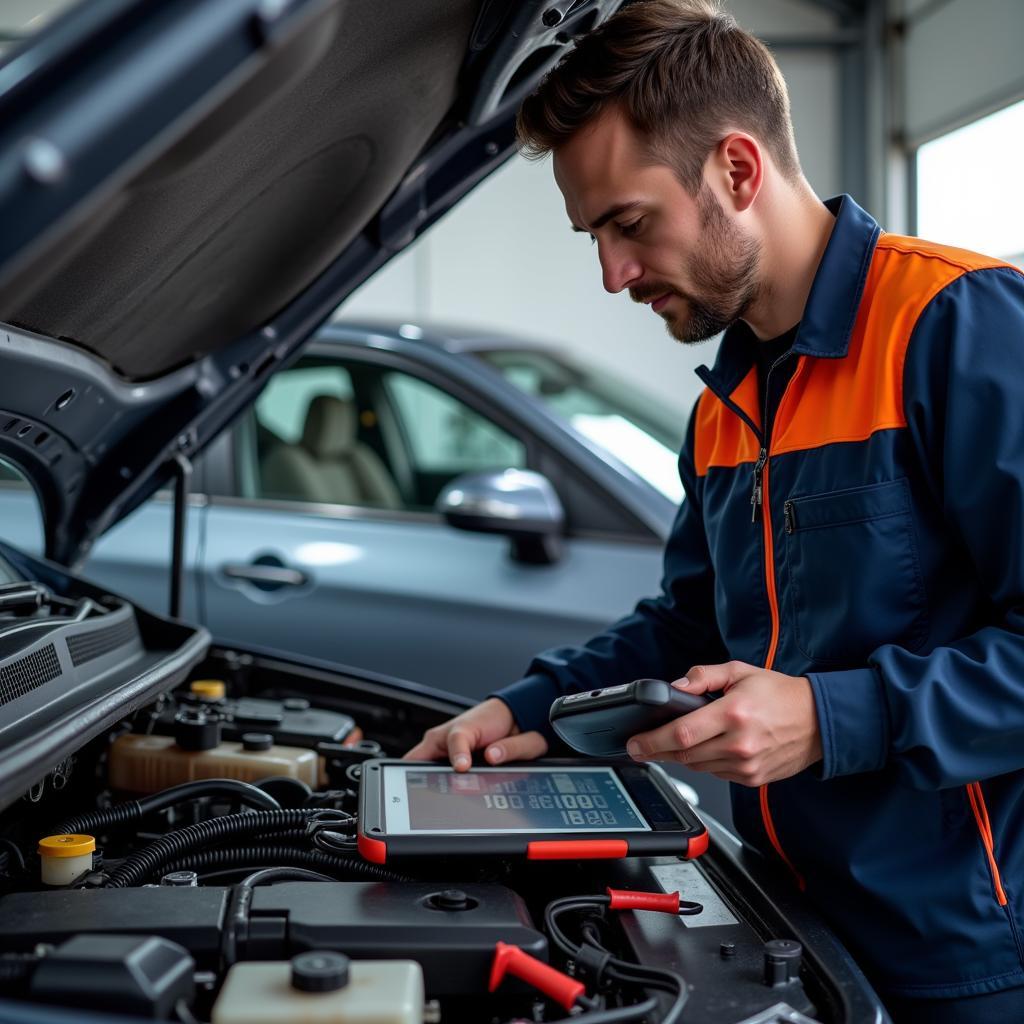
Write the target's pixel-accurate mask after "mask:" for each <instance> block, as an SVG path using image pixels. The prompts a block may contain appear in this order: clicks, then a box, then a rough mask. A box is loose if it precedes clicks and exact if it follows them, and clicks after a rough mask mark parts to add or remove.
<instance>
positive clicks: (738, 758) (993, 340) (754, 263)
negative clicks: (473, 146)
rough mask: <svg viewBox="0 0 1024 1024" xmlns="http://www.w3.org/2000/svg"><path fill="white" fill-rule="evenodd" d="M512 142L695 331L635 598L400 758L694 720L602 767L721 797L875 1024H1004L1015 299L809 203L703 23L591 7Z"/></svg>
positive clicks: (1014, 622) (982, 261)
mask: <svg viewBox="0 0 1024 1024" xmlns="http://www.w3.org/2000/svg"><path fill="white" fill-rule="evenodd" d="M518 129H519V139H520V144H521V148H522V149H523V151H524V152H525V153H526V155H528V156H533V157H536V156H540V155H543V154H546V153H549V152H550V153H552V154H553V165H554V174H555V180H556V182H557V184H558V187H559V189H560V190H561V192H562V195H563V197H564V199H565V207H566V212H567V214H568V216H569V220H570V221H571V226H572V229H573V230H575V231H579V232H583V233H585V234H587V235H589V236H590V239H591V240H592V241H593V242H594V243H595V245H596V249H597V255H598V259H599V261H600V264H601V270H602V274H603V280H604V286H605V288H606V289H607V290H608V291H609V292H622V291H628V293H629V295H630V297H631V298H632V299H633V300H634V301H636V302H643V303H647V304H649V305H650V307H651V310H652V312H653V315H657V316H660V317H662V318H663V320H664V321H665V324H666V326H667V328H668V331H669V333H670V334H671V335H672V336H673V337H674V338H676V339H677V340H678V341H680V342H683V343H685V344H690V343H696V342H700V341H702V340H705V339H708V338H711V337H712V336H714V335H716V334H718V333H719V332H720V331H722V330H725V335H724V337H723V339H722V341H721V345H720V348H719V351H718V355H717V359H716V361H715V364H714V367H713V368H712V369H710V370H708V369H707V368H706V367H702V368H701V369H700V370H699V371H698V373H699V375H700V376H701V378H702V380H703V381H704V383H705V384H706V388H705V390H704V391H703V393H702V394H701V396H700V398H699V400H698V402H697V404H696V407H695V409H694V412H693V414H692V416H691V419H690V422H689V427H688V430H687V437H686V441H685V444H684V447H683V450H682V453H681V455H680V462H679V466H680V473H681V476H682V481H683V484H684V486H685V489H686V495H687V497H686V500H685V501H684V502H683V503H682V505H681V507H680V510H679V512H678V515H677V518H676V521H675V524H674V526H673V529H672V533H671V536H670V538H669V540H668V542H667V547H666V552H665V571H664V579H663V583H662V592H661V594H660V595H659V596H658V597H657V598H652V599H650V600H645V601H642V602H641V603H640V604H639V605H638V606H637V608H636V609H635V611H634V612H633V613H632V614H631V615H629V616H627V617H626V618H624V619H622V620H620V621H619V622H617V623H616V624H615V625H613V626H611V627H610V628H609V629H608V630H607V631H605V632H604V633H602V634H600V635H599V636H597V637H595V638H593V639H592V640H590V641H589V642H588V643H586V644H584V645H582V646H579V647H563V648H558V649H555V650H550V651H547V652H545V653H543V654H541V655H539V656H538V657H537V658H536V659H535V660H534V662H533V663H532V665H531V666H530V668H529V673H528V675H527V676H526V677H525V678H524V679H522V680H520V681H518V682H516V683H514V684H513V685H511V686H508V687H506V688H505V689H503V690H500V691H499V692H498V693H497V694H496V696H494V697H492V698H490V699H488V700H485V701H484V702H483V703H481V704H479V705H478V706H477V707H475V708H473V709H472V710H470V711H467V712H465V713H464V714H462V715H459V716H458V717H457V718H454V719H452V720H451V721H449V722H447V723H445V724H443V725H441V726H438V727H436V728H434V729H431V730H429V731H428V732H427V733H426V734H425V736H424V738H423V741H422V742H421V743H419V744H418V745H417V746H416V747H415V748H413V749H412V750H411V751H410V752H409V754H408V755H407V756H409V757H416V758H436V757H443V756H447V757H449V758H450V760H451V762H452V764H453V766H454V767H455V768H456V769H457V770H465V769H467V768H468V767H469V766H470V763H471V754H472V752H473V751H474V750H477V749H483V751H484V757H485V759H486V761H487V762H488V763H490V764H500V763H503V762H507V761H513V760H524V759H530V758H535V757H538V756H540V755H542V754H544V753H545V752H546V750H547V748H548V744H549V742H550V741H551V740H552V739H553V736H552V733H551V731H550V728H549V726H548V723H547V713H548V709H549V706H550V704H551V702H552V700H554V698H555V697H557V696H558V695H559V694H563V693H566V692H572V691H579V690H587V689H591V688H593V687H598V686H606V685H611V684H614V683H618V682H623V681H628V680H630V679H635V678H639V677H660V678H665V679H670V680H675V685H676V686H679V687H681V688H685V689H687V690H688V691H689V692H692V693H705V692H711V693H717V694H719V695H720V697H719V699H717V700H714V701H712V702H711V703H709V704H708V705H707V706H706V707H704V708H701V709H699V710H697V711H694V712H692V713H691V714H689V715H687V716H685V717H684V718H681V719H679V720H677V721H675V722H673V723H670V724H669V725H667V726H663V727H661V728H659V729H656V730H654V731H651V732H648V733H645V734H643V735H639V736H636V737H634V738H633V740H632V741H631V742H630V747H629V750H630V753H631V755H632V756H633V757H634V758H636V759H637V760H661V761H677V762H680V763H682V764H685V765H687V766H689V767H690V768H693V769H695V770H697V771H706V772H711V773H712V774H714V775H716V776H718V777H720V778H723V779H727V780H729V781H730V782H731V783H733V785H732V786H731V787H730V788H731V792H732V803H733V814H734V821H735V825H736V827H737V829H738V831H739V833H740V835H741V836H742V837H743V839H744V840H745V841H746V843H747V844H749V845H750V846H753V847H755V848H756V849H758V850H760V851H762V852H763V853H764V854H766V855H767V856H768V857H771V858H775V859H776V862H777V863H779V864H780V865H782V864H784V865H785V870H788V872H789V873H790V874H791V876H792V878H793V879H794V882H795V884H798V885H799V886H800V888H801V889H803V890H804V891H805V892H806V894H807V896H808V897H809V898H810V899H811V900H812V901H813V902H814V903H815V904H816V905H817V906H818V908H819V909H820V911H821V912H822V913H823V914H824V915H825V917H826V919H828V920H829V921H830V922H831V923H832V924H833V926H834V927H835V928H836V930H837V932H838V933H839V935H840V936H841V937H842V938H843V940H844V941H845V942H846V944H847V945H848V947H849V948H850V949H851V951H852V952H853V954H854V956H855V957H856V959H857V960H858V962H859V963H860V964H861V965H862V966H863V967H864V969H865V970H866V972H867V973H868V975H869V976H870V977H871V979H872V981H873V982H874V984H875V985H876V987H877V988H878V990H879V993H880V995H881V996H882V997H883V999H884V1000H885V1001H886V1003H887V1005H888V1006H889V1007H890V1008H891V1012H892V1014H893V1017H894V1019H895V1020H897V1021H900V1022H902V1021H919V1020H920V1021H928V1022H929V1024H942V1022H946V1021H956V1022H961V1021H971V1022H975V1021H988V1020H1000V1021H1002V1020H1024V945H1022V938H1021V930H1022V928H1024V917H1022V915H1021V909H1022V901H1024V891H1018V890H1017V888H1016V881H1017V880H1019V879H1021V878H1024V772H1022V770H1021V769H1022V767H1024V742H1022V737H1024V397H1022V396H1024V276H1022V274H1021V272H1020V271H1019V270H1018V269H1016V268H1014V267H1012V266H1009V265H1007V264H1004V263H1001V262H1000V261H998V260H995V259H989V258H988V257H985V256H980V255H977V254H974V253H970V252H965V251H963V250H959V249H953V248H949V247H946V246H942V245H936V244H932V243H930V242H924V241H921V240H919V239H916V238H908V237H897V236H895V235H890V234H887V233H883V232H881V231H880V229H879V227H878V225H877V224H876V223H875V221H874V220H873V219H872V218H871V217H870V216H869V215H868V214H867V213H865V212H864V211H863V210H862V209H860V208H859V207H858V206H857V205H856V204H855V203H854V201H853V200H852V199H851V198H850V197H849V196H841V197H839V198H836V199H832V200H829V201H827V202H825V203H822V202H821V201H820V200H819V199H818V198H817V197H816V196H815V195H814V193H813V191H812V190H811V188H810V186H809V184H808V183H807V180H806V179H805V177H804V176H803V174H802V172H801V169H800V164H799V160H798V157H797V152H796V147H795V143H794V138H793V129H792V123H791V118H790V111H789V100H788V95H787V92H786V86H785V83H784V81H783V79H782V76H781V73H780V71H779V69H778V66H777V65H776V64H775V62H774V60H773V59H772V57H771V55H770V54H769V53H768V51H767V50H766V49H765V47H764V46H763V45H762V44H761V43H759V42H758V41H757V40H756V39H754V38H753V37H752V36H750V35H748V34H747V33H745V32H743V31H742V30H741V29H739V28H738V27H737V25H736V24H735V22H734V20H733V19H732V18H731V17H730V16H729V15H727V14H725V13H723V12H721V11H720V10H718V9H717V8H715V7H714V6H712V5H711V4H710V3H708V2H703V0H689V2H686V0H650V2H645V3H637V4H634V5H630V6H629V7H627V8H626V9H624V10H623V11H621V12H619V13H618V14H617V15H615V16H614V17H612V18H611V19H609V21H608V22H606V23H605V24H604V25H603V26H601V27H599V28H598V29H596V30H595V31H593V32H592V33H590V34H589V35H588V36H586V37H584V38H583V39H581V40H580V41H579V43H578V44H577V46H576V47H575V49H574V50H573V51H572V52H571V53H570V54H569V55H568V56H567V57H566V58H565V59H564V60H563V61H562V62H561V63H560V64H559V65H558V66H557V67H556V68H555V69H554V70H553V71H552V72H551V73H550V74H549V75H548V77H547V78H546V79H545V81H544V82H543V83H542V84H541V86H540V87H539V89H538V90H537V91H536V92H535V93H534V94H533V95H532V96H530V97H529V98H528V99H527V100H526V102H525V103H524V104H523V107H522V110H521V112H520V116H519V126H518Z"/></svg>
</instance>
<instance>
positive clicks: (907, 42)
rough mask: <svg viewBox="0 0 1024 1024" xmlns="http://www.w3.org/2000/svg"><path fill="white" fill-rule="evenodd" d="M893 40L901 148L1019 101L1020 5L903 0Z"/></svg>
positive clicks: (1023, 19)
mask: <svg viewBox="0 0 1024 1024" xmlns="http://www.w3.org/2000/svg"><path fill="white" fill-rule="evenodd" d="M890 2H891V4H892V7H891V16H892V17H899V15H900V7H899V5H898V4H897V3H895V0H890ZM901 40H902V43H901V46H902V55H901V59H902V65H903V67H902V71H903V77H904V105H903V117H904V124H903V126H902V128H903V131H904V133H905V135H906V137H907V142H908V144H909V145H912V146H913V145H917V144H919V143H921V142H925V141H927V140H928V139H930V138H934V137H935V136H936V135H940V134H943V133H944V132H947V131H950V130H952V129H953V128H958V127H960V126H961V125H963V124H966V123H967V122H968V121H973V120H975V119H976V118H978V117H982V116H984V115H985V114H989V113H991V112H992V111H994V110H998V109H999V108H1001V107H1004V106H1007V105H1008V104H1010V103H1012V102H1014V101H1015V100H1019V99H1024V62H1022V60H1021V46H1022V44H1024V3H1022V2H1021V0H942V2H936V0H907V3H906V7H905V16H904V30H903V32H902V33H901ZM982 159H984V157H983V156H982Z"/></svg>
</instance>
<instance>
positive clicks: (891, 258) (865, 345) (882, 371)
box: [698, 234, 1009, 455]
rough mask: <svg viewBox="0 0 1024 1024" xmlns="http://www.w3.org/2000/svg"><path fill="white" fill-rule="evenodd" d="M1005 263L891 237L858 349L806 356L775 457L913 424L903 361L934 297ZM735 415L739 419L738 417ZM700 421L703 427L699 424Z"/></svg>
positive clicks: (881, 248) (867, 291) (867, 293)
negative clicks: (840, 354) (907, 406)
mask: <svg viewBox="0 0 1024 1024" xmlns="http://www.w3.org/2000/svg"><path fill="white" fill-rule="evenodd" d="M1001 266H1009V264H1006V263H1003V262H1002V261H1001V260H994V259H990V258H989V257H987V256H979V255H978V254H977V253H972V252H967V251H966V250H964V249H954V248H951V247H949V246H943V245H935V244H933V243H931V242H924V241H922V240H921V239H918V238H906V237H902V236H898V235H885V234H883V235H882V236H881V237H880V238H879V240H878V244H877V246H876V247H875V252H874V256H873V258H872V260H871V266H870V268H869V270H868V277H867V281H866V282H865V285H864V293H863V296H862V298H861V302H860V306H859V308H858V311H857V320H856V322H855V324H854V328H853V332H852V334H851V336H850V347H849V351H848V353H847V355H846V357H845V358H842V359H818V358H811V359H806V358H805V359H804V360H801V362H802V363H806V364H807V365H806V366H804V367H801V369H802V370H803V372H797V373H794V375H793V378H792V380H791V381H790V386H789V388H788V389H787V395H786V399H785V402H784V403H783V404H784V408H782V409H780V413H781V414H782V415H781V416H780V418H779V419H778V420H777V421H776V426H775V430H774V435H775V436H774V438H773V443H772V454H773V455H777V454H781V453H782V452H791V451H800V450H803V449H808V448H819V447H821V446H823V445H826V444H834V443H837V442H842V441H864V440H867V438H869V437H870V436H871V435H872V434H873V433H875V431H878V430H886V429H891V428H896V427H904V426H906V417H905V415H904V411H903V365H904V362H905V360H906V355H907V346H908V345H909V344H910V336H911V334H912V333H913V330H914V327H915V325H916V324H917V321H918V318H919V317H920V316H921V313H922V312H923V311H924V309H925V307H926V306H927V305H928V303H929V302H931V300H932V299H933V298H934V297H935V296H936V295H937V294H938V292H940V291H941V290H942V289H943V288H945V287H946V286H947V285H948V284H950V283H951V282H953V281H955V280H956V279H957V278H958V277H960V276H961V275H963V274H965V273H967V272H969V271H971V270H981V269H985V268H990V267H1001ZM734 418H735V417H734ZM698 425H699V424H698Z"/></svg>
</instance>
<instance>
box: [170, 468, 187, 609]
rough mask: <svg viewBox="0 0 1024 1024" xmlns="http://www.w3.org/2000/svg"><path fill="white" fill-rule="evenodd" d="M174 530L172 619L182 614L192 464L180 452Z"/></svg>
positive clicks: (175, 495)
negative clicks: (186, 529) (186, 526)
mask: <svg viewBox="0 0 1024 1024" xmlns="http://www.w3.org/2000/svg"><path fill="white" fill-rule="evenodd" d="M172 468H173V472H174V528H173V530H172V537H171V618H172V619H176V618H178V616H179V615H180V613H181V591H182V587H183V586H184V582H185V521H186V519H187V518H188V489H189V484H190V483H191V482H192V463H191V462H190V461H189V460H188V459H187V458H186V457H185V456H184V455H182V454H181V453H180V452H179V453H178V454H177V455H175V456H174V462H173V463H172Z"/></svg>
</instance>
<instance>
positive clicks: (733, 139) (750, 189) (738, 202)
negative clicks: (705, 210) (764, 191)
mask: <svg viewBox="0 0 1024 1024" xmlns="http://www.w3.org/2000/svg"><path fill="white" fill-rule="evenodd" d="M764 165H765V158H764V152H763V151H762V149H761V146H760V144H759V143H758V141H757V140H756V139H755V138H753V136H750V135H747V134H746V133H745V132H731V133H730V134H729V135H727V136H726V137H725V138H724V139H722V141H721V142H720V143H719V144H718V145H717V146H716V147H715V148H714V149H713V150H712V151H711V154H710V156H709V157H708V161H707V164H706V165H705V168H704V175H705V178H706V179H707V180H708V184H709V185H710V186H711V188H712V189H713V190H714V191H715V193H716V195H717V196H718V199H719V202H720V203H721V204H722V205H723V206H724V207H725V208H726V209H732V210H735V211H736V212H737V213H742V212H743V211H744V210H747V209H749V208H750V206H751V205H753V202H754V200H755V199H756V198H757V194H758V192H760V191H761V185H762V183H763V182H764V170H765V166H764Z"/></svg>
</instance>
